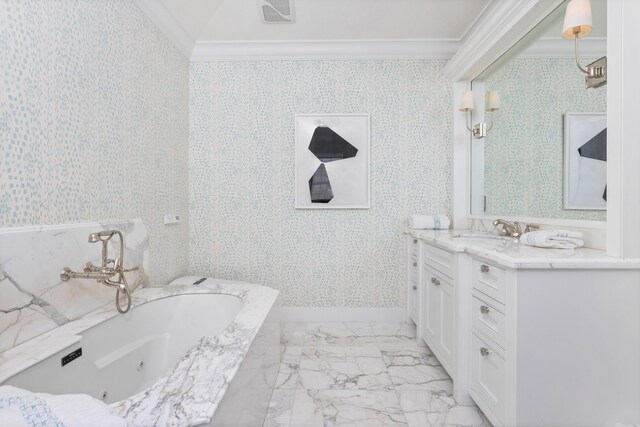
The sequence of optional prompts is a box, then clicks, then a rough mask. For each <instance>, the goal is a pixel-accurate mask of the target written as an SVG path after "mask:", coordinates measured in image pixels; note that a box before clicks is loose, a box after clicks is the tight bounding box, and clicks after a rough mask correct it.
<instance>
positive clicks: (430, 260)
mask: <svg viewBox="0 0 640 427" xmlns="http://www.w3.org/2000/svg"><path fill="white" fill-rule="evenodd" d="M422 250H423V253H424V262H425V264H427V265H428V266H429V267H431V268H434V269H436V270H438V271H439V272H440V273H442V274H444V275H446V276H448V277H449V278H453V253H451V252H447V251H445V250H443V249H440V248H436V247H435V246H431V245H427V244H425V245H424V246H423V249H422Z"/></svg>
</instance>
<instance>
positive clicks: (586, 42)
mask: <svg viewBox="0 0 640 427" xmlns="http://www.w3.org/2000/svg"><path fill="white" fill-rule="evenodd" d="M579 43H580V45H579V49H580V57H581V58H601V57H603V56H606V55H607V38H606V37H587V38H584V39H580V42H579ZM518 58H575V50H574V44H573V40H564V39H562V38H560V37H558V38H549V37H547V38H542V39H540V40H538V41H536V42H535V43H533V44H532V45H531V46H529V47H528V48H526V49H525V50H524V51H522V53H520V54H519V55H518Z"/></svg>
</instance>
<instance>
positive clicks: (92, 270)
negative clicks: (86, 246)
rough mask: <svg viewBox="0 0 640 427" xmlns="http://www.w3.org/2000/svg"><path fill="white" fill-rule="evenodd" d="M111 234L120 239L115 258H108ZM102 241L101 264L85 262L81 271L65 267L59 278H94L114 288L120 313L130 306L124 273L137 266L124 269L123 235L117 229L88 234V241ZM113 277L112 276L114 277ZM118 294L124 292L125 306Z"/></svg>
mask: <svg viewBox="0 0 640 427" xmlns="http://www.w3.org/2000/svg"><path fill="white" fill-rule="evenodd" d="M113 236H118V238H119V239H120V256H119V257H116V258H115V259H110V258H109V240H111V238H112V237H113ZM98 242H101V243H102V265H101V266H96V265H93V263H91V262H88V263H86V264H85V265H84V266H83V268H82V271H80V272H77V271H73V270H71V269H70V268H69V267H65V268H63V269H62V271H61V272H60V279H61V280H62V281H63V282H66V281H67V280H69V279H94V280H95V281H96V282H98V283H102V284H103V285H106V286H110V287H113V288H116V289H117V290H116V307H117V309H118V311H119V312H120V313H126V312H127V311H129V309H130V308H131V291H130V290H129V285H128V284H127V279H126V277H125V275H124V273H126V272H128V271H133V270H137V269H138V268H137V267H135V268H132V269H125V268H124V267H123V266H122V265H123V259H124V237H123V236H122V233H121V232H120V231H119V230H105V231H99V232H97V233H91V234H89V243H98ZM116 276H117V278H116V279H114V277H116ZM120 294H124V296H125V297H126V299H127V306H126V307H125V308H122V306H121V305H120Z"/></svg>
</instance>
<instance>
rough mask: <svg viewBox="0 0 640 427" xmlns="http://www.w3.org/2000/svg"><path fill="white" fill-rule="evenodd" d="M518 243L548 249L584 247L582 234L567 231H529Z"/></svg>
mask: <svg viewBox="0 0 640 427" xmlns="http://www.w3.org/2000/svg"><path fill="white" fill-rule="evenodd" d="M520 243H522V244H523V245H527V246H536V247H539V248H550V249H575V248H579V247H582V246H584V241H583V240H582V233H580V232H579V231H567V230H540V231H531V232H529V233H525V234H523V235H522V236H520Z"/></svg>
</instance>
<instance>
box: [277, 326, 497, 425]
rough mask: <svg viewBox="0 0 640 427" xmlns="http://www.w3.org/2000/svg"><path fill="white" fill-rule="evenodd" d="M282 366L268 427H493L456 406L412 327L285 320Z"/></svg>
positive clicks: (446, 382) (443, 377)
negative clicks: (418, 341) (416, 338)
mask: <svg viewBox="0 0 640 427" xmlns="http://www.w3.org/2000/svg"><path fill="white" fill-rule="evenodd" d="M281 331H282V332H281V333H282V351H283V354H282V363H281V364H280V371H279V373H278V378H277V381H276V389H275V390H274V391H273V395H272V398H271V403H270V405H269V411H268V413H267V418H266V420H265V423H264V427H316V426H319V427H322V426H327V427H329V426H349V427H378V426H380V427H384V426H409V427H431V426H439V427H440V426H442V427H444V426H460V427H480V426H489V424H488V422H487V421H486V420H485V418H484V416H482V415H481V413H480V411H479V410H478V408H477V407H475V406H463V405H458V404H457V403H456V401H455V399H454V398H453V397H452V381H451V378H450V377H449V376H448V375H447V373H446V372H445V370H444V368H442V366H441V365H440V363H439V362H438V359H436V357H435V356H434V355H433V353H432V352H431V351H430V350H429V348H428V347H426V346H419V345H417V344H416V340H415V335H416V330H415V325H408V324H405V323H359V322H353V323H337V322H336V323H293V322H285V323H283V324H282V328H281Z"/></svg>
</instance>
